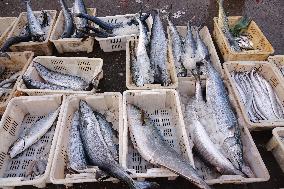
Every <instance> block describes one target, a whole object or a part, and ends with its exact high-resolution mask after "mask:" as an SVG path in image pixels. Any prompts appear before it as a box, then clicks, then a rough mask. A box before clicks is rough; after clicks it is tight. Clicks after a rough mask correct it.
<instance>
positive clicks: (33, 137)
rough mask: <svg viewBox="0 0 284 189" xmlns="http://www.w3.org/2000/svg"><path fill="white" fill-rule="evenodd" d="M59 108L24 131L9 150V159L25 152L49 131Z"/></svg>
mask: <svg viewBox="0 0 284 189" xmlns="http://www.w3.org/2000/svg"><path fill="white" fill-rule="evenodd" d="M59 110H60V107H59V108H57V110H55V111H54V112H51V113H49V114H48V115H47V116H46V117H44V118H41V119H39V120H37V121H36V122H35V124H34V125H32V126H31V127H30V128H28V129H27V130H26V131H25V134H24V135H23V136H21V137H20V138H18V139H17V140H16V141H15V142H14V143H13V144H12V145H11V146H10V148H9V151H8V155H9V156H10V157H11V158H14V157H16V156H17V155H18V154H20V153H22V152H23V151H25V150H26V149H27V148H29V147H30V146H31V145H33V144H34V143H36V142H37V141H38V140H40V139H41V137H42V136H43V135H44V134H45V133H46V132H47V131H48V130H49V129H50V127H51V126H52V125H53V123H54V121H55V120H56V118H57V116H58V113H59Z"/></svg>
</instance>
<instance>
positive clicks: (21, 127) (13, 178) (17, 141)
mask: <svg viewBox="0 0 284 189" xmlns="http://www.w3.org/2000/svg"><path fill="white" fill-rule="evenodd" d="M64 98H65V97H63V96H62V95H53V96H40V97H16V98H13V99H12V100H11V101H10V103H9V104H8V106H7V109H6V111H5V113H4V115H3V117H2V120H1V122H0V135H1V148H0V158H1V161H0V187H1V188H2V187H15V186H23V185H33V186H36V187H41V188H42V187H45V185H46V183H47V182H48V181H49V173H50V168H51V164H52V161H53V157H54V151H55V146H56V142H57V137H58V132H59V130H60V120H61V115H62V108H63V107H62V104H64Z"/></svg>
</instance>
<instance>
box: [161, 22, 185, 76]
mask: <svg viewBox="0 0 284 189" xmlns="http://www.w3.org/2000/svg"><path fill="white" fill-rule="evenodd" d="M168 24H169V31H170V34H169V36H168V38H169V43H170V45H171V47H172V53H173V57H174V64H175V67H176V72H177V76H178V77H186V76H187V71H186V69H185V67H184V65H183V63H182V59H181V58H182V41H181V38H180V35H179V33H178V31H177V28H176V26H175V25H174V24H173V23H172V22H171V20H170V19H169V18H168ZM158 35H160V34H158ZM161 46H162V45H161Z"/></svg>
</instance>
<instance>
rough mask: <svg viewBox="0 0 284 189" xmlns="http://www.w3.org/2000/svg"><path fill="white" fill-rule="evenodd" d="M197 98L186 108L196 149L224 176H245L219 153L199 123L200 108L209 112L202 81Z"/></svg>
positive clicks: (198, 82)
mask: <svg viewBox="0 0 284 189" xmlns="http://www.w3.org/2000/svg"><path fill="white" fill-rule="evenodd" d="M195 88H196V89H195V91H196V92H195V98H194V99H193V102H190V103H189V104H188V105H187V107H186V115H187V117H188V118H190V120H191V121H190V129H189V130H190V135H191V139H192V141H193V143H194V146H193V147H194V149H196V150H197V151H198V154H200V155H201V156H202V158H203V159H204V160H206V161H207V162H208V163H209V164H211V165H213V166H214V167H215V168H216V169H217V170H218V171H219V172H220V173H222V174H238V175H243V173H242V172H240V171H238V170H237V169H236V168H235V167H234V166H233V164H232V163H231V162H230V161H229V160H228V159H227V158H226V157H225V156H224V155H223V154H222V153H221V152H220V151H219V149H218V148H217V146H216V144H214V142H213V141H212V140H211V139H210V137H209V135H208V133H207V131H206V130H205V128H204V127H208V126H207V125H206V126H204V125H202V123H201V122H200V121H199V116H200V115H202V113H201V114H200V111H199V110H198V108H202V109H203V110H207V109H208V108H207V106H206V104H205V102H204V100H203V97H202V91H201V84H200V80H199V79H197V81H196V87H195Z"/></svg>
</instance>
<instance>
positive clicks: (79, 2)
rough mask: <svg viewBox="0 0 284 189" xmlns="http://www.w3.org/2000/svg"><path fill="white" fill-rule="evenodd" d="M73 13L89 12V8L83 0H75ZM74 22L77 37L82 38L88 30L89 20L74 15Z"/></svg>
mask: <svg viewBox="0 0 284 189" xmlns="http://www.w3.org/2000/svg"><path fill="white" fill-rule="evenodd" d="M73 13H74V14H75V15H76V14H80V13H83V14H87V9H86V6H85V4H84V1H83V0H75V1H74V5H73ZM74 22H75V25H76V31H75V34H74V35H75V37H77V38H82V37H84V33H85V32H86V27H87V26H88V20H87V19H86V18H79V17H74Z"/></svg>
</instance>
